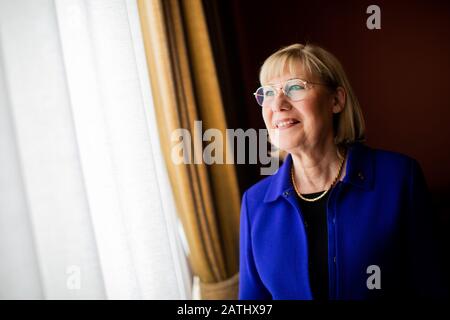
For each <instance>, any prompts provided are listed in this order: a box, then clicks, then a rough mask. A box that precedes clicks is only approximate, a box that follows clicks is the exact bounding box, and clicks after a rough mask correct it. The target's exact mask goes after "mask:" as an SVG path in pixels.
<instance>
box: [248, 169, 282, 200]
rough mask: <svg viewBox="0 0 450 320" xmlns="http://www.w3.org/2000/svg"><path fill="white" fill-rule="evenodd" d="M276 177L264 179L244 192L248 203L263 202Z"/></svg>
mask: <svg viewBox="0 0 450 320" xmlns="http://www.w3.org/2000/svg"><path fill="white" fill-rule="evenodd" d="M275 174H276V173H275ZM273 177H274V175H271V176H268V177H265V178H262V179H261V180H260V181H258V182H257V183H255V184H254V185H252V186H251V187H249V188H248V189H247V190H246V191H245V192H244V197H246V201H247V202H255V201H256V202H259V201H263V200H264V197H265V195H266V193H267V190H268V189H269V187H270V185H271V183H272V179H273Z"/></svg>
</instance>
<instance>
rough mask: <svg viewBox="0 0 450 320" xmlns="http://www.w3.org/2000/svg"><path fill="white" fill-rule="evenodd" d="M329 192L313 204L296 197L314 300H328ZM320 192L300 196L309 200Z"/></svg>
mask: <svg viewBox="0 0 450 320" xmlns="http://www.w3.org/2000/svg"><path fill="white" fill-rule="evenodd" d="M330 191H331V190H329V191H328V192H327V193H326V194H325V195H324V196H323V197H322V198H321V199H319V200H317V201H314V202H308V201H305V200H303V199H301V198H300V197H298V196H297V199H298V202H299V204H300V209H301V212H302V217H303V221H304V223H305V227H306V234H307V237H308V259H309V280H310V283H311V290H312V294H313V298H314V299H315V300H328V227H327V202H328V196H329V194H330ZM322 192H323V191H322ZM322 192H317V193H309V194H302V196H303V197H305V198H308V199H311V198H315V197H317V196H319V195H320V194H322Z"/></svg>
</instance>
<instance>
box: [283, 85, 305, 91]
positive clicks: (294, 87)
mask: <svg viewBox="0 0 450 320" xmlns="http://www.w3.org/2000/svg"><path fill="white" fill-rule="evenodd" d="M301 90H305V87H304V86H302V85H300V84H293V85H290V86H289V87H288V90H287V91H288V92H291V91H301Z"/></svg>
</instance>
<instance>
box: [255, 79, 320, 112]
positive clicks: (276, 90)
mask: <svg viewBox="0 0 450 320" xmlns="http://www.w3.org/2000/svg"><path fill="white" fill-rule="evenodd" d="M293 80H298V81H300V82H301V83H302V84H303V86H304V87H305V90H309V89H311V88H312V87H313V86H311V85H322V86H328V85H327V84H325V83H320V82H312V81H308V80H303V79H300V78H292V79H289V80H286V81H284V82H280V83H277V84H276V85H281V87H278V88H277V87H276V85H265V86H260V87H258V89H256V91H255V92H253V96H254V97H255V99H256V103H257V104H258V105H259V106H261V107H263V108H264V104H260V103H259V102H258V97H257V95H258V94H257V92H258V91H259V90H260V89H262V88H264V87H271V88H272V89H274V91H275V92H276V96H278V95H279V94H280V91H282V92H283V95H284V96H285V97H286V98H288V99H289V100H290V101H292V102H297V101H301V100H303V99H299V100H293V99H292V98H291V97H289V96H288V95H287V94H286V92H285V91H284V88H285V87H286V83H288V82H289V81H293Z"/></svg>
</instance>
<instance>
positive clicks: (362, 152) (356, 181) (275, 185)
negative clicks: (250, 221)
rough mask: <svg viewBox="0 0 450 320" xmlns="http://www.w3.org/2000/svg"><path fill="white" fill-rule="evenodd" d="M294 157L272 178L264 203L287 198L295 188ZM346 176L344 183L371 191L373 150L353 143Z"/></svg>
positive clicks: (350, 147)
mask: <svg viewBox="0 0 450 320" xmlns="http://www.w3.org/2000/svg"><path fill="white" fill-rule="evenodd" d="M291 167H292V156H291V155H290V154H289V155H288V156H287V157H286V160H285V161H284V163H283V164H282V165H281V167H280V168H279V169H278V171H277V172H276V173H275V174H274V175H273V176H272V178H271V182H270V185H269V188H268V189H267V191H266V194H265V197H264V202H271V201H275V200H276V199H278V197H280V196H284V197H287V196H288V195H290V194H291V193H292V192H294V188H293V186H292V182H291ZM345 169H346V174H345V177H344V179H343V180H342V182H343V183H345V184H349V185H352V186H355V187H357V188H360V189H362V190H370V189H371V188H372V186H373V180H374V154H373V150H372V149H370V148H369V147H367V146H365V145H363V144H362V143H353V144H351V145H350V146H349V148H348V159H347V165H346V168H345Z"/></svg>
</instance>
